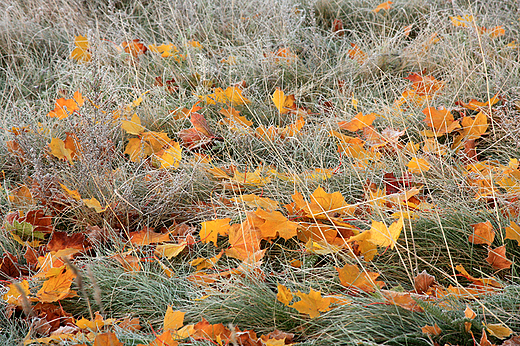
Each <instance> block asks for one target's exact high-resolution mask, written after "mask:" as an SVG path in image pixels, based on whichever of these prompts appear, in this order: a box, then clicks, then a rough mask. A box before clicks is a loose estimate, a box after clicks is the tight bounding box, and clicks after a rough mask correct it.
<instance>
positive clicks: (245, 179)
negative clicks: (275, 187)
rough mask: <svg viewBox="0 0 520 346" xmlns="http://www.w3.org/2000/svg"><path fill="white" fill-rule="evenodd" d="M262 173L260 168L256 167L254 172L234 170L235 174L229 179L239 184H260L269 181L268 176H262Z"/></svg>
mask: <svg viewBox="0 0 520 346" xmlns="http://www.w3.org/2000/svg"><path fill="white" fill-rule="evenodd" d="M262 175H263V174H262V170H261V169H260V168H257V169H256V170H255V171H254V172H244V173H241V172H239V171H238V170H235V174H234V176H233V178H231V180H232V181H235V182H237V183H239V184H243V185H254V186H262V185H265V184H268V183H270V182H271V179H270V178H269V177H264V176H262Z"/></svg>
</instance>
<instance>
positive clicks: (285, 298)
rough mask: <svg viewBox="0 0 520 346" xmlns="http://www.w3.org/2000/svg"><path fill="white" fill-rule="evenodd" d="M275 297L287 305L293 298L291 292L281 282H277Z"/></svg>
mask: <svg viewBox="0 0 520 346" xmlns="http://www.w3.org/2000/svg"><path fill="white" fill-rule="evenodd" d="M276 299H277V300H278V301H279V302H281V303H283V304H284V305H286V306H289V303H290V302H291V301H292V300H293V294H292V293H291V291H290V290H289V289H288V288H287V287H285V286H284V285H282V284H278V293H277V294H276Z"/></svg>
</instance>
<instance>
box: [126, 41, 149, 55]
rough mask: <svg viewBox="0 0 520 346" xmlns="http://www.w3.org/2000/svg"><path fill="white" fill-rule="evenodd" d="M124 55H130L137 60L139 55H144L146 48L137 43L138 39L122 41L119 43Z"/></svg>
mask: <svg viewBox="0 0 520 346" xmlns="http://www.w3.org/2000/svg"><path fill="white" fill-rule="evenodd" d="M121 45H122V46H123V48H124V50H125V52H126V53H130V54H131V55H132V56H133V57H134V58H137V57H138V56H139V55H142V54H145V53H146V51H147V50H148V48H147V47H146V46H145V45H144V44H143V43H142V42H139V39H138V38H136V39H134V40H132V41H130V42H127V41H124V42H123V43H121Z"/></svg>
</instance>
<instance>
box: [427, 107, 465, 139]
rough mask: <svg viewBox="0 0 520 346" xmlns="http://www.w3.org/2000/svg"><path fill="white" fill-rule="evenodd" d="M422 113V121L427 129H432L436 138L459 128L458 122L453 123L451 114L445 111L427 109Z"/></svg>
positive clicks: (433, 108)
mask: <svg viewBox="0 0 520 346" xmlns="http://www.w3.org/2000/svg"><path fill="white" fill-rule="evenodd" d="M422 112H423V113H424V115H426V118H425V119H424V121H425V122H426V124H427V125H428V126H429V127H431V128H433V129H434V131H435V132H434V135H435V136H436V137H440V136H442V135H444V134H446V133H451V132H452V131H453V130H455V129H457V128H460V124H459V122H458V121H455V119H454V118H453V114H451V112H450V111H448V110H447V109H436V108H435V107H428V108H425V109H424V110H423V111H422Z"/></svg>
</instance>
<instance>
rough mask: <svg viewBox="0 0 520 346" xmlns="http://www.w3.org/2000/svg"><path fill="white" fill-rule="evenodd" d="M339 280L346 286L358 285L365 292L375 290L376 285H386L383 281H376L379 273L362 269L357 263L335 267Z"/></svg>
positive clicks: (379, 286)
mask: <svg viewBox="0 0 520 346" xmlns="http://www.w3.org/2000/svg"><path fill="white" fill-rule="evenodd" d="M335 269H336V270H337V271H338V274H339V281H340V282H341V284H342V285H343V286H345V287H349V288H350V287H352V286H353V287H356V288H358V289H360V290H361V291H364V292H374V291H375V290H376V287H378V288H381V287H383V286H384V284H385V283H384V282H383V281H376V279H377V277H378V276H379V273H373V272H368V271H367V272H365V271H361V270H360V269H359V268H358V266H357V265H355V264H345V265H344V266H343V268H335Z"/></svg>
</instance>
